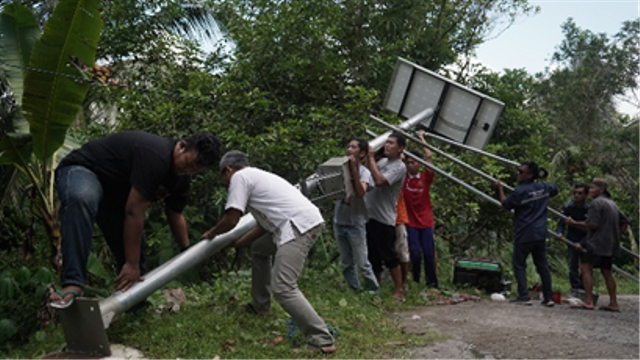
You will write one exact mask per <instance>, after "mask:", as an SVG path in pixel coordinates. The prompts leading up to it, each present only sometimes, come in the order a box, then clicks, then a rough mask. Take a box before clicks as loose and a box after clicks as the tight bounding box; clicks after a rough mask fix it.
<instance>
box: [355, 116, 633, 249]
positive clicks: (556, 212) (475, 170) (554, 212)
mask: <svg viewBox="0 0 640 360" xmlns="http://www.w3.org/2000/svg"><path fill="white" fill-rule="evenodd" d="M371 119H373V120H375V121H377V122H378V123H380V124H382V125H383V126H385V127H387V128H390V129H392V130H394V131H397V132H400V133H402V134H403V135H404V136H405V137H407V138H408V139H410V140H412V141H413V142H415V143H417V144H419V145H420V146H426V147H428V148H429V149H431V150H432V151H434V152H436V153H438V154H440V155H442V156H444V157H445V158H447V159H449V160H451V161H454V162H455V163H456V164H459V165H461V166H463V167H464V168H466V169H468V170H471V171H473V172H475V173H476V174H478V175H480V176H482V177H483V178H485V179H488V180H491V181H493V182H495V181H496V180H497V179H495V178H493V177H491V176H490V175H488V174H486V173H484V172H482V171H480V170H477V169H475V168H474V167H472V166H471V165H469V164H467V163H465V162H463V161H461V160H459V159H457V158H455V157H453V156H451V155H449V154H447V153H445V152H444V151H442V150H439V149H437V148H435V147H433V146H431V145H429V144H425V143H423V142H422V141H419V140H417V139H416V138H415V137H413V136H412V135H411V134H409V133H407V132H406V131H404V130H403V129H400V128H398V127H395V126H393V125H391V124H389V123H387V122H386V121H384V120H382V119H379V118H376V117H375V116H373V115H371ZM367 132H368V133H369V134H374V133H373V132H370V131H369V130H367ZM429 137H434V138H436V139H442V140H443V141H446V142H448V143H450V144H453V145H457V146H460V147H463V148H465V149H473V150H474V151H477V152H481V153H482V154H484V155H487V156H492V157H493V156H494V155H493V154H490V153H487V152H484V151H478V150H477V149H475V148H472V147H470V146H467V145H464V144H459V143H457V142H455V141H452V140H449V139H445V138H442V137H440V136H438V135H434V134H433V133H429ZM412 157H413V156H412ZM500 159H501V160H506V161H508V162H509V164H515V165H516V166H517V165H519V164H518V163H517V162H515V161H511V160H508V159H504V158H500ZM463 186H464V185H463ZM502 186H503V187H505V188H507V189H508V190H510V191H513V190H514V189H513V188H512V187H510V186H508V185H506V184H503V185H502ZM547 210H548V211H549V212H550V213H552V214H554V215H556V216H557V217H559V218H560V219H562V220H563V221H566V220H567V216H566V215H564V214H562V213H561V212H559V211H557V210H555V209H553V208H551V207H547ZM620 249H622V250H623V251H624V252H626V253H628V254H630V255H632V256H635V257H636V258H638V259H640V255H638V254H636V253H634V252H633V251H631V250H629V249H627V248H625V247H624V246H622V245H620Z"/></svg>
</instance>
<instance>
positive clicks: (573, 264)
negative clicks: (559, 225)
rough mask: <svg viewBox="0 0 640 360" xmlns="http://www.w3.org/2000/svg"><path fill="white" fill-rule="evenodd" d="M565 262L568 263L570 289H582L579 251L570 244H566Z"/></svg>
mask: <svg viewBox="0 0 640 360" xmlns="http://www.w3.org/2000/svg"><path fill="white" fill-rule="evenodd" d="M572 241H573V240H572ZM567 264H568V265H569V282H570V283H571V290H572V291H573V290H575V289H583V287H582V275H581V274H580V252H579V251H578V250H576V248H575V247H573V246H571V245H567Z"/></svg>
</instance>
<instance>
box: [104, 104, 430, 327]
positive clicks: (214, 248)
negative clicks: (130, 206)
mask: <svg viewBox="0 0 640 360" xmlns="http://www.w3.org/2000/svg"><path fill="white" fill-rule="evenodd" d="M431 116H433V110H432V109H427V110H424V111H422V112H420V113H418V114H417V115H416V116H414V117H412V118H411V119H409V120H406V121H404V122H403V123H402V124H400V125H399V127H398V128H400V129H410V128H411V127H413V126H415V125H416V124H418V123H420V122H421V121H424V120H425V119H428V118H429V117H431ZM390 133H391V132H388V133H385V134H383V135H381V136H379V137H378V138H376V139H374V140H372V141H371V142H370V144H371V146H373V147H374V148H375V147H378V148H379V147H381V146H383V145H384V142H385V141H386V139H387V137H388V135H389V134H390ZM320 179H321V176H319V175H318V174H316V173H314V174H312V175H310V176H309V177H307V178H306V179H305V180H303V181H302V182H301V184H298V185H297V186H298V188H301V189H304V190H305V191H306V192H307V193H308V192H311V191H313V190H314V189H315V188H317V187H318V185H319V183H320ZM256 225H257V223H256V221H255V219H254V218H253V216H252V215H251V214H249V213H247V214H245V215H244V216H242V217H241V218H240V222H239V223H238V225H236V227H234V228H233V229H231V230H230V231H229V232H226V233H224V234H220V235H218V236H216V237H215V238H213V239H210V240H203V241H200V242H198V243H197V244H195V245H194V246H192V247H191V248H189V249H188V250H187V251H185V252H183V253H181V254H179V255H177V256H175V257H174V258H172V259H171V260H169V261H167V262H165V263H164V264H163V265H161V266H159V267H157V268H156V269H154V270H153V271H151V272H149V273H147V274H146V275H145V280H144V281H141V282H138V283H136V284H135V285H133V286H132V287H131V288H129V290H127V291H126V292H116V293H114V294H113V295H111V296H110V297H108V298H105V299H103V300H101V301H100V312H101V314H102V319H103V323H104V328H105V329H106V328H107V327H109V324H110V323H111V321H112V320H113V318H114V317H115V316H116V315H118V314H120V313H122V312H124V311H126V310H127V309H129V308H131V307H132V306H133V305H135V304H137V303H138V302H140V301H142V300H144V299H145V298H146V297H147V296H149V295H151V294H152V293H153V292H154V291H156V290H157V289H159V288H161V287H162V286H163V285H164V284H166V283H168V282H169V281H171V280H173V279H175V278H176V277H178V276H180V275H182V274H183V273H185V272H186V271H188V270H189V269H191V268H192V267H194V266H195V265H197V264H199V263H200V262H202V261H204V260H205V259H207V258H209V257H210V256H212V255H213V254H215V253H217V252H218V251H220V250H222V249H223V248H225V247H227V246H228V245H230V244H231V243H232V242H233V241H235V240H237V239H239V238H240V237H241V236H242V235H244V234H245V233H246V232H247V231H249V230H251V229H253V228H254V227H255V226H256Z"/></svg>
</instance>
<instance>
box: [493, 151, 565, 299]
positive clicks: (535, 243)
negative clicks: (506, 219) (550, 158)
mask: <svg viewBox="0 0 640 360" xmlns="http://www.w3.org/2000/svg"><path fill="white" fill-rule="evenodd" d="M545 177H547V171H546V170H544V169H542V168H540V167H539V166H538V164H536V163H535V162H533V161H527V162H523V163H521V164H520V166H518V168H517V179H518V186H517V187H516V188H515V189H514V190H513V193H511V195H509V197H508V198H507V197H505V196H504V190H503V189H502V184H501V183H500V181H499V180H498V181H496V183H495V185H496V187H497V188H498V193H499V197H500V202H501V203H502V208H503V209H505V210H514V212H515V216H514V218H513V222H514V227H515V239H514V242H513V274H514V276H515V278H516V282H517V283H518V297H517V298H515V299H513V300H511V302H512V303H515V304H521V305H531V298H530V296H529V290H528V288H527V257H528V256H529V254H531V255H532V256H533V263H534V264H535V266H536V270H537V272H538V274H539V275H540V278H541V280H542V293H543V299H542V305H544V306H548V307H552V306H553V305H554V304H553V299H552V296H553V291H552V285H551V272H550V271H549V264H548V262H547V242H546V239H547V206H549V201H550V199H551V198H552V197H554V196H556V195H558V187H557V186H555V185H553V184H547V183H545V182H542V181H536V180H537V179H539V178H545ZM567 224H569V225H570V223H569V222H567Z"/></svg>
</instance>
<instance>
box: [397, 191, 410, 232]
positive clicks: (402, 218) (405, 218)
mask: <svg viewBox="0 0 640 360" xmlns="http://www.w3.org/2000/svg"><path fill="white" fill-rule="evenodd" d="M396 210H397V211H398V216H396V225H401V224H405V225H406V224H408V223H409V215H408V214H407V205H406V204H405V202H404V196H402V191H400V195H398V206H396Z"/></svg>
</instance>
